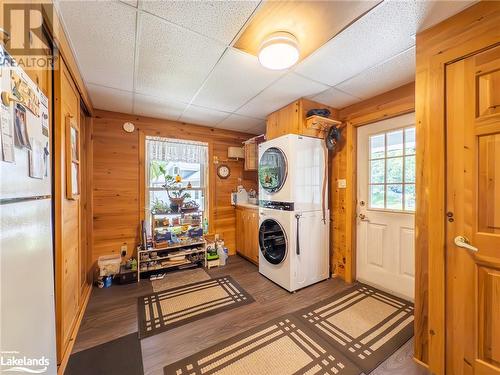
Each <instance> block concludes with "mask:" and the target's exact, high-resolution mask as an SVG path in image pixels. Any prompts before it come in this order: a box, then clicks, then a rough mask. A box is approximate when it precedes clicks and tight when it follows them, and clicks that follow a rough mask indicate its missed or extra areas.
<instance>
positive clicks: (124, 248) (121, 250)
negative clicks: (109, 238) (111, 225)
mask: <svg viewBox="0 0 500 375" xmlns="http://www.w3.org/2000/svg"><path fill="white" fill-rule="evenodd" d="M127 251H128V247H127V245H126V244H125V245H122V247H121V248H120V252H121V254H122V257H125V256H127Z"/></svg>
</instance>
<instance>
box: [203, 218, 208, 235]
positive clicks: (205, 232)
mask: <svg viewBox="0 0 500 375" xmlns="http://www.w3.org/2000/svg"><path fill="white" fill-rule="evenodd" d="M203 234H208V219H207V218H204V219H203Z"/></svg>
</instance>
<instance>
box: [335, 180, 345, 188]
mask: <svg viewBox="0 0 500 375" xmlns="http://www.w3.org/2000/svg"><path fill="white" fill-rule="evenodd" d="M337 187H338V188H339V189H345V188H346V187H347V180H346V179H345V178H341V179H338V180H337Z"/></svg>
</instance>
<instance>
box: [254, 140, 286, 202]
mask: <svg viewBox="0 0 500 375" xmlns="http://www.w3.org/2000/svg"><path fill="white" fill-rule="evenodd" d="M286 174H287V165H286V157H285V154H284V153H283V151H281V150H280V149H279V148H277V147H270V148H268V149H267V150H266V151H264V153H263V154H262V157H261V158H260V160H259V182H260V186H262V188H263V189H264V190H266V191H267V192H269V193H275V192H277V191H279V190H280V189H281V188H282V187H283V184H284V183H285V180H286Z"/></svg>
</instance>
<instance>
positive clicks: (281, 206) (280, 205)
mask: <svg viewBox="0 0 500 375" xmlns="http://www.w3.org/2000/svg"><path fill="white" fill-rule="evenodd" d="M259 206H260V207H263V208H270V209H273V210H281V211H294V204H293V202H276V201H265V200H260V201H259Z"/></svg>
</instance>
